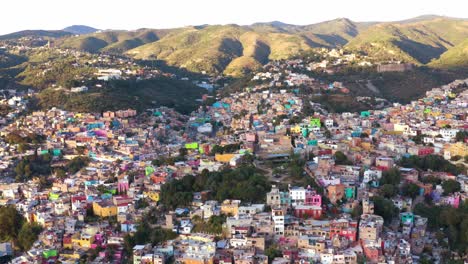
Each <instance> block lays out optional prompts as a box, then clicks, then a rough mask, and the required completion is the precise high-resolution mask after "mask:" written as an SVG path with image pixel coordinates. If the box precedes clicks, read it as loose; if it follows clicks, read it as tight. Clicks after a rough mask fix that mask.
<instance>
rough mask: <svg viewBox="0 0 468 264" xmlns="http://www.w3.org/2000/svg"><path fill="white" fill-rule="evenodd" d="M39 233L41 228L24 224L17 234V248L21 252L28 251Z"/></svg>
mask: <svg viewBox="0 0 468 264" xmlns="http://www.w3.org/2000/svg"><path fill="white" fill-rule="evenodd" d="M41 232H42V227H41V226H40V225H38V224H35V223H32V224H30V223H24V224H23V226H22V227H21V229H20V231H19V233H18V247H19V248H20V249H21V250H22V251H28V250H29V249H31V247H32V245H33V243H34V242H35V241H36V240H37V237H38V236H39V234H40V233H41Z"/></svg>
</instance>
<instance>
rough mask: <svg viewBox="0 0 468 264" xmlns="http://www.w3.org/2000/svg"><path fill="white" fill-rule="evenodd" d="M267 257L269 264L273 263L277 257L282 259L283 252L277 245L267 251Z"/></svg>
mask: <svg viewBox="0 0 468 264" xmlns="http://www.w3.org/2000/svg"><path fill="white" fill-rule="evenodd" d="M265 255H266V256H267V257H268V263H272V262H273V260H274V259H275V258H276V257H281V256H282V252H281V250H279V249H278V248H277V247H276V246H275V245H272V246H270V247H268V248H267V249H265Z"/></svg>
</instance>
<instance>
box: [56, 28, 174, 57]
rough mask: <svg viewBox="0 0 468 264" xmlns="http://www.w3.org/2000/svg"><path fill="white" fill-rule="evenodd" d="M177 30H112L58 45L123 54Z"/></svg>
mask: <svg viewBox="0 0 468 264" xmlns="http://www.w3.org/2000/svg"><path fill="white" fill-rule="evenodd" d="M171 31H176V30H175V29H140V30H136V31H122V30H110V31H104V32H96V33H91V34H87V35H81V36H73V37H70V38H65V39H63V40H59V41H58V43H57V45H58V46H59V47H62V48H72V49H76V50H82V51H88V52H99V51H104V52H110V53H119V54H121V53H123V52H126V51H127V50H130V49H133V48H136V47H138V46H141V45H144V44H146V43H151V42H154V41H157V40H159V39H160V38H161V37H164V36H165V35H166V34H168V33H169V32H171Z"/></svg>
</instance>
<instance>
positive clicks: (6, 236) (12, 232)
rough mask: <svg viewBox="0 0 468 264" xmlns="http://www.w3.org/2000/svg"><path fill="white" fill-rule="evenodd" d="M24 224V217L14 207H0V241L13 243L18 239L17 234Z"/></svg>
mask: <svg viewBox="0 0 468 264" xmlns="http://www.w3.org/2000/svg"><path fill="white" fill-rule="evenodd" d="M23 223H24V217H23V216H22V215H21V214H20V213H19V212H18V211H17V210H16V208H15V207H13V206H11V205H9V206H1V207H0V240H1V241H13V240H16V238H17V237H18V233H19V231H20V229H21V227H22V225H23Z"/></svg>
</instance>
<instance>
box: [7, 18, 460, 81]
mask: <svg viewBox="0 0 468 264" xmlns="http://www.w3.org/2000/svg"><path fill="white" fill-rule="evenodd" d="M28 35H33V36H43V37H46V38H50V39H53V40H54V45H56V46H57V47H61V48H71V49H77V50H83V51H88V52H108V53H117V54H125V55H128V56H132V57H134V58H137V59H148V60H163V61H165V62H166V63H167V64H168V65H171V66H177V67H182V68H186V69H187V70H189V71H193V72H206V73H210V74H218V73H224V74H228V75H234V76H239V75H242V74H244V73H245V72H248V71H253V70H256V69H258V68H259V67H261V66H262V65H263V64H265V63H267V62H268V61H270V60H278V59H286V58H289V57H291V56H294V55H297V54H299V53H301V52H305V51H309V50H312V49H314V48H320V47H326V48H344V49H347V50H350V51H355V52H358V53H364V54H366V55H369V57H371V58H373V59H375V60H380V61H389V60H396V61H404V62H410V63H414V64H416V65H427V66H430V67H442V68H457V67H465V66H467V61H468V56H467V54H468V51H467V50H468V41H467V39H468V20H467V19H460V18H450V17H443V16H434V15H426V16H420V17H416V18H412V19H408V20H403V21H396V22H354V21H351V20H349V19H346V18H339V19H335V20H330V21H325V22H321V23H316V24H311V25H302V26H299V25H291V24H286V23H282V22H279V21H273V22H266V23H255V24H252V25H246V26H240V25H235V24H229V25H201V26H190V27H183V28H174V29H138V30H132V31H126V30H105V31H99V30H97V29H94V28H91V27H87V26H72V27H68V28H65V29H64V30H60V31H21V32H16V33H12V34H8V35H4V36H0V40H1V39H11V38H19V37H21V36H28Z"/></svg>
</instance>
